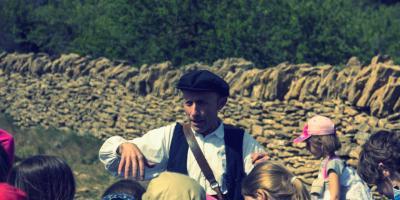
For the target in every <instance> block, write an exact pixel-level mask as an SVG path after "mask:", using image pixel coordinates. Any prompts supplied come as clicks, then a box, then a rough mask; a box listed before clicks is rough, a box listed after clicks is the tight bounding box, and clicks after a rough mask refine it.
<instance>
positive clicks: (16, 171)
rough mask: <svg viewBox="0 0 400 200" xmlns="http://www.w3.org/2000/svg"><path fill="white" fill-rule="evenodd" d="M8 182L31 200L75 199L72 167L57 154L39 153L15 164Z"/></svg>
mask: <svg viewBox="0 0 400 200" xmlns="http://www.w3.org/2000/svg"><path fill="white" fill-rule="evenodd" d="M8 182H9V183H10V184H11V185H13V186H15V187H17V188H19V189H21V190H22V191H24V192H25V193H26V194H27V196H28V197H29V200H73V199H74V195H75V179H74V175H73V173H72V170H71V168H70V167H69V166H68V164H67V163H66V162H65V161H63V160H62V159H60V158H58V157H55V156H46V155H37V156H32V157H29V158H27V159H25V160H23V161H21V162H20V163H19V164H18V165H16V166H14V167H13V168H12V170H11V173H10V176H9V177H8Z"/></svg>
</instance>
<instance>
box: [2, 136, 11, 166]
mask: <svg viewBox="0 0 400 200" xmlns="http://www.w3.org/2000/svg"><path fill="white" fill-rule="evenodd" d="M0 145H1V146H3V149H4V151H5V152H6V153H7V156H8V161H9V162H10V163H9V164H10V165H12V164H13V162H14V138H13V136H12V135H11V134H9V133H8V132H7V131H5V130H2V129H0Z"/></svg>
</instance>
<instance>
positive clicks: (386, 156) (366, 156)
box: [358, 131, 400, 200]
mask: <svg viewBox="0 0 400 200" xmlns="http://www.w3.org/2000/svg"><path fill="white" fill-rule="evenodd" d="M358 173H359V174H360V176H361V178H362V179H364V181H366V182H367V183H369V184H375V185H377V188H378V191H379V193H381V194H383V195H385V196H387V197H388V198H391V199H395V200H400V133H399V132H397V133H395V132H388V131H378V132H377V133H375V134H373V135H371V137H370V138H369V139H368V140H367V142H366V143H365V144H364V145H363V146H362V150H361V153H360V161H359V163H358Z"/></svg>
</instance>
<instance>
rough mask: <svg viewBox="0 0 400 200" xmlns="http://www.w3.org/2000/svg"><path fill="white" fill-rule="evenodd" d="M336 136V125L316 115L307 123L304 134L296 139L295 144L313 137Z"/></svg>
mask: <svg viewBox="0 0 400 200" xmlns="http://www.w3.org/2000/svg"><path fill="white" fill-rule="evenodd" d="M331 134H335V124H334V123H333V121H332V120H331V119H329V118H327V117H324V116H321V115H316V116H314V117H312V118H311V119H309V120H308V121H307V124H306V125H304V128H303V132H302V133H301V135H300V136H299V137H297V138H296V139H294V141H293V142H294V143H299V142H303V141H304V140H306V139H308V138H310V137H311V136H313V135H331Z"/></svg>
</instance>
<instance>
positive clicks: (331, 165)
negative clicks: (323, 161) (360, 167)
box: [326, 159, 344, 177]
mask: <svg viewBox="0 0 400 200" xmlns="http://www.w3.org/2000/svg"><path fill="white" fill-rule="evenodd" d="M343 168H344V163H343V161H342V160H340V159H332V160H330V161H329V162H328V165H327V166H326V172H327V173H329V170H333V171H335V173H336V174H337V175H338V176H339V177H340V176H341V175H342V171H343ZM327 175H328V174H327Z"/></svg>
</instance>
